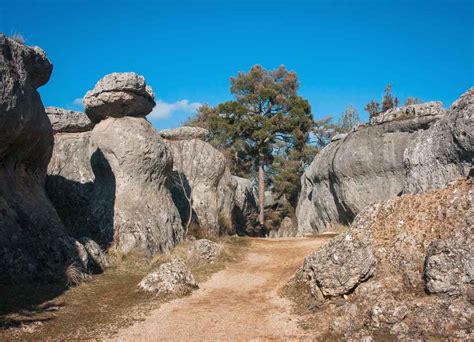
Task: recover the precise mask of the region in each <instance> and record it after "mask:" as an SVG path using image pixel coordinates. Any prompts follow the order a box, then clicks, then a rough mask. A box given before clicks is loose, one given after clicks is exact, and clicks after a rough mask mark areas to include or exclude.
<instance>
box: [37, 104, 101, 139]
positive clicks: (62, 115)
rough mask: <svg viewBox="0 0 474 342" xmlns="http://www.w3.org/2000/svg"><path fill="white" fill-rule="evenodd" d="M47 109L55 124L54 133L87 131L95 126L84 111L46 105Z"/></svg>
mask: <svg viewBox="0 0 474 342" xmlns="http://www.w3.org/2000/svg"><path fill="white" fill-rule="evenodd" d="M45 110H46V114H48V119H49V121H50V122H51V125H52V126H53V133H77V132H87V131H90V130H91V129H92V127H94V124H93V123H92V121H91V120H90V119H89V118H88V117H87V115H85V114H84V113H81V112H76V111H73V110H67V109H63V108H59V107H46V108H45Z"/></svg>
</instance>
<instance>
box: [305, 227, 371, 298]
mask: <svg viewBox="0 0 474 342" xmlns="http://www.w3.org/2000/svg"><path fill="white" fill-rule="evenodd" d="M375 265H376V260H375V256H374V251H373V245H372V241H371V237H370V234H369V233H368V232H355V233H354V232H348V233H344V234H341V235H339V236H338V237H336V238H335V239H333V240H332V241H331V242H329V243H328V244H327V245H326V246H324V248H322V249H321V250H320V251H318V252H315V253H314V254H312V255H310V256H308V257H306V258H305V260H304V264H303V272H304V273H305V275H307V277H308V282H309V286H310V289H311V293H312V294H313V295H314V296H319V293H321V294H322V295H323V296H324V297H327V296H329V297H334V296H340V295H343V294H346V293H348V292H349V291H351V290H352V289H354V288H355V287H356V286H357V285H358V284H360V283H361V282H363V281H365V280H367V279H368V278H370V277H371V276H372V275H373V274H374V272H375Z"/></svg>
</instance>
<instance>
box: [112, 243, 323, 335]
mask: <svg viewBox="0 0 474 342" xmlns="http://www.w3.org/2000/svg"><path fill="white" fill-rule="evenodd" d="M327 241H328V239H321V238H320V239H318V238H293V239H252V240H251V243H250V247H249V248H248V251H247V252H246V254H245V256H244V258H243V259H242V260H241V261H239V262H236V263H233V264H230V265H229V266H228V267H227V268H226V269H224V270H222V271H220V272H218V273H216V274H214V275H213V276H212V277H211V278H210V279H209V280H208V281H206V282H204V283H202V284H200V288H199V289H198V290H197V291H195V292H194V293H193V294H192V295H190V296H188V297H184V298H181V299H177V300H174V301H171V302H169V303H166V304H164V305H162V306H161V307H160V308H159V309H157V310H155V311H152V312H150V314H149V315H148V317H146V319H145V320H144V321H141V322H139V323H136V324H135V325H133V326H131V327H128V328H126V329H123V330H120V331H119V332H118V334H117V335H115V336H114V338H113V340H115V341H249V340H251V341H262V340H265V341H267V340H272V341H280V340H285V341H288V340H306V339H309V336H307V335H306V334H305V332H304V331H303V330H302V329H301V328H300V327H298V316H295V315H293V314H292V313H291V303H290V302H289V301H288V300H286V299H284V298H281V297H280V296H279V295H278V290H279V289H280V288H281V287H282V286H283V285H285V284H286V282H287V281H288V280H289V279H290V278H291V277H292V275H293V274H294V272H295V271H296V270H297V269H298V267H300V266H301V264H302V260H303V258H304V256H306V255H308V254H309V253H311V252H312V251H314V250H316V249H317V248H319V247H320V246H322V245H323V244H325V243H326V242H327Z"/></svg>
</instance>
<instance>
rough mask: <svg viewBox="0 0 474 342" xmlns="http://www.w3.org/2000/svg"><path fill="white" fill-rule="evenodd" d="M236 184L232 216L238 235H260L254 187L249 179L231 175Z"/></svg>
mask: <svg viewBox="0 0 474 342" xmlns="http://www.w3.org/2000/svg"><path fill="white" fill-rule="evenodd" d="M232 177H233V179H234V180H235V183H236V184H237V187H236V189H235V204H234V209H233V211H232V218H233V222H234V224H235V228H236V232H237V234H239V235H249V236H261V235H262V234H261V231H260V229H259V226H258V225H257V217H258V206H257V200H256V197H257V196H256V189H255V186H254V185H253V184H252V181H251V180H250V179H246V178H242V177H237V176H232Z"/></svg>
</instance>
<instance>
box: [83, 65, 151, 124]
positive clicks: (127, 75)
mask: <svg viewBox="0 0 474 342" xmlns="http://www.w3.org/2000/svg"><path fill="white" fill-rule="evenodd" d="M154 98H155V95H154V93H153V90H152V88H151V87H150V86H147V84H146V82H145V79H144V77H143V76H140V75H138V74H136V73H134V72H123V73H112V74H109V75H106V76H105V77H103V78H102V79H101V80H99V81H98V82H97V84H96V85H95V87H94V89H92V90H90V91H88V92H87V93H86V95H85V97H84V107H85V112H86V114H87V116H88V117H89V118H90V120H91V121H92V122H94V123H97V122H99V121H101V120H103V119H106V118H108V117H114V118H120V117H124V116H139V117H145V116H146V115H147V114H149V113H150V112H151V111H152V109H153V107H154V106H155V100H154Z"/></svg>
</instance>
